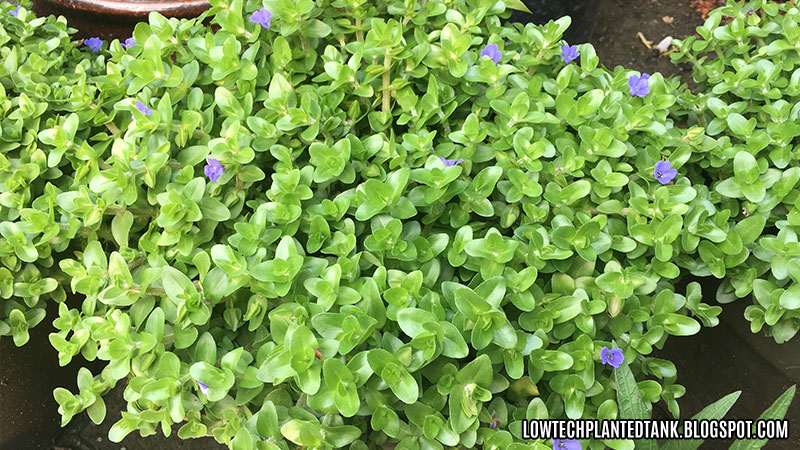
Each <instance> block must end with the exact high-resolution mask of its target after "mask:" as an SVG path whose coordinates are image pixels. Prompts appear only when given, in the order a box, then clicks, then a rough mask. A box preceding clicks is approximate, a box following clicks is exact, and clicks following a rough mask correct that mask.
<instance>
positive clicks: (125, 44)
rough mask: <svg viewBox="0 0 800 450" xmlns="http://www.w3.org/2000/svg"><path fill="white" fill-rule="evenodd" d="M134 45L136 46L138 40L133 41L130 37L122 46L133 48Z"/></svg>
mask: <svg viewBox="0 0 800 450" xmlns="http://www.w3.org/2000/svg"><path fill="white" fill-rule="evenodd" d="M134 45H136V40H135V39H133V36H131V37H129V38H128V39H125V42H123V43H122V46H123V47H125V48H131V47H133V46H134Z"/></svg>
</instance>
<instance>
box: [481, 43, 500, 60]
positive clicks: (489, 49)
mask: <svg viewBox="0 0 800 450" xmlns="http://www.w3.org/2000/svg"><path fill="white" fill-rule="evenodd" d="M484 56H488V57H489V59H491V60H492V61H494V63H495V64H497V63H498V62H500V58H502V57H503V54H502V53H500V48H499V47H498V46H497V44H488V45H487V46H486V47H483V50H481V58H483V57H484Z"/></svg>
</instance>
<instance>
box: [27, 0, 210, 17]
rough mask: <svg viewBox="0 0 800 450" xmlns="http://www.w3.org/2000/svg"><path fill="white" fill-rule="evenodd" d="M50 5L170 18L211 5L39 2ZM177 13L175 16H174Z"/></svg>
mask: <svg viewBox="0 0 800 450" xmlns="http://www.w3.org/2000/svg"><path fill="white" fill-rule="evenodd" d="M40 1H42V2H46V3H50V4H52V5H56V6H60V7H62V8H68V9H72V10H75V11H80V12H86V13H102V14H112V15H122V16H129V15H137V16H138V15H141V16H147V15H149V14H150V12H159V13H165V12H167V13H170V15H171V16H173V17H175V16H176V15H186V16H196V15H198V14H200V13H201V12H203V11H205V10H207V9H209V8H210V7H211V4H210V3H209V2H208V1H207V0H174V1H164V0H162V1H153V0H144V1H142V0H133V1H120V0H40ZM176 13H177V14H176Z"/></svg>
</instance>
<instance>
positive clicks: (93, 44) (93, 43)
mask: <svg viewBox="0 0 800 450" xmlns="http://www.w3.org/2000/svg"><path fill="white" fill-rule="evenodd" d="M83 43H84V44H86V46H87V47H89V50H91V51H93V52H95V53H97V52H99V51H100V47H102V46H103V40H102V39H100V38H99V37H92V38H89V39H84V40H83Z"/></svg>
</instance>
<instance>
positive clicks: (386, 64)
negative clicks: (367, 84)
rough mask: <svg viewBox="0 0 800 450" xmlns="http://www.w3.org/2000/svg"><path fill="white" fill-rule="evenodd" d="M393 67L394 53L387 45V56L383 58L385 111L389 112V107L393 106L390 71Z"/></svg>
mask: <svg viewBox="0 0 800 450" xmlns="http://www.w3.org/2000/svg"><path fill="white" fill-rule="evenodd" d="M391 69H392V54H391V53H390V51H389V47H386V56H385V57H384V58H383V71H384V72H383V112H384V113H387V114H388V113H389V108H391V103H390V102H391V98H390V95H391V94H390V93H389V84H390V82H391V74H390V71H391Z"/></svg>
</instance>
